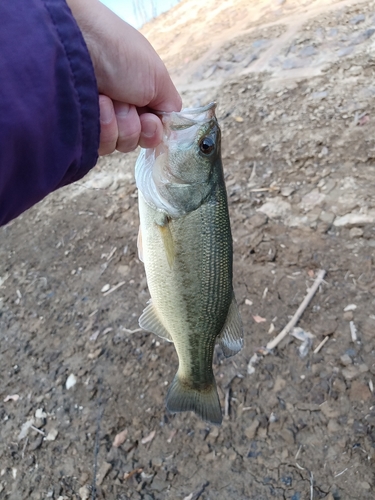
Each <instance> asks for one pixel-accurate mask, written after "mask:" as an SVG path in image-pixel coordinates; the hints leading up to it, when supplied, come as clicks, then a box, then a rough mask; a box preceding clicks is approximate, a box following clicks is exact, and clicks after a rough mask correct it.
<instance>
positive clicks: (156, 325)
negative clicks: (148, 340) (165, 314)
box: [139, 301, 173, 342]
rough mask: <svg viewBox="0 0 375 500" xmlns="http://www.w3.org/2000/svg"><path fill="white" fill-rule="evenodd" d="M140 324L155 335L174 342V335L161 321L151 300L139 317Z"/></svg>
mask: <svg viewBox="0 0 375 500" xmlns="http://www.w3.org/2000/svg"><path fill="white" fill-rule="evenodd" d="M139 326H140V327H141V328H143V329H144V330H147V331H148V332H152V333H155V335H158V336H159V337H161V338H163V339H165V340H168V342H173V339H172V337H171V336H170V334H169V333H168V331H167V330H166V329H165V327H164V325H163V324H162V323H161V321H160V319H159V317H158V315H157V313H156V310H155V308H154V305H153V303H152V302H151V301H150V303H149V304H148V306H147V307H146V308H145V310H144V311H143V313H142V314H141V317H140V318H139Z"/></svg>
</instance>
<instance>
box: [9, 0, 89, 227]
mask: <svg viewBox="0 0 375 500" xmlns="http://www.w3.org/2000/svg"><path fill="white" fill-rule="evenodd" d="M0 18H1V20H2V28H1V30H0V74H1V87H0V151H1V153H0V225H2V224H5V223H7V222H8V221H9V220H11V219H13V218H14V217H16V216H17V215H19V214H20V213H22V212H23V211H24V210H26V209H27V208H29V207H30V206H32V205H33V204H35V203H36V202H37V201H39V200H41V199H42V198H43V197H44V196H46V195H47V194H48V193H49V192H51V191H53V190H54V189H57V188H58V187H60V186H62V185H64V184H68V183H69V182H73V181H74V180H76V179H78V178H81V177H82V176H83V175H84V174H85V173H86V172H87V171H88V170H89V169H90V168H91V167H93V166H94V165H95V163H96V158H97V149H98V143H99V112H98V95H97V88H96V82H95V75H94V72H93V69H92V66H91V60H90V58H89V55H88V53H87V49H86V46H85V44H84V42H83V39H82V37H81V34H80V31H79V29H78V27H77V25H76V23H75V21H74V19H73V18H72V16H71V14H70V12H69V9H68V8H67V6H66V4H65V3H64V2H63V0H59V1H57V0H45V1H42V0H22V1H21V0H17V1H14V2H1V3H0Z"/></svg>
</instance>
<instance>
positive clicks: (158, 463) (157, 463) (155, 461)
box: [152, 457, 163, 467]
mask: <svg viewBox="0 0 375 500" xmlns="http://www.w3.org/2000/svg"><path fill="white" fill-rule="evenodd" d="M162 465H163V459H162V458H160V457H157V458H153V459H152V466H153V467H161V466H162Z"/></svg>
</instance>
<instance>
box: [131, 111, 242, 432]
mask: <svg viewBox="0 0 375 500" xmlns="http://www.w3.org/2000/svg"><path fill="white" fill-rule="evenodd" d="M215 107H216V105H215V103H211V104H209V105H208V106H206V107H202V108H197V109H185V110H182V111H181V112H180V113H177V112H173V113H163V114H162V122H163V126H164V139H163V142H162V143H161V144H160V145H159V146H158V147H157V148H156V149H146V150H142V151H141V154H140V156H139V158H138V160H137V164H136V168H135V177H136V183H137V187H138V191H139V193H138V197H139V214H140V232H139V237H138V249H139V257H140V259H141V260H142V261H143V262H144V265H145V271H146V277H147V283H148V287H149V290H150V294H151V301H150V302H149V304H148V306H147V307H146V309H145V310H144V311H143V314H142V316H141V317H140V319H139V324H140V326H141V327H142V328H144V329H145V330H148V331H151V332H153V333H155V334H156V335H159V336H160V337H162V338H164V339H166V340H169V341H171V342H173V343H174V345H175V348H176V351H177V355H178V359H179V368H178V371H177V374H176V376H175V378H174V380H173V382H172V384H171V385H170V387H169V391H168V394H167V400H166V405H167V408H168V410H169V411H171V412H173V413H174V412H180V411H194V412H195V413H196V414H197V415H199V416H200V417H201V418H202V419H203V420H206V421H208V422H212V423H214V424H220V423H221V422H222V412H221V407H220V401H219V396H218V393H217V388H216V383H215V378H214V374H213V371H212V358H213V352H214V347H215V343H216V342H219V344H220V345H221V347H222V350H223V352H224V355H225V356H232V355H233V354H236V353H237V352H238V351H240V350H241V348H242V346H243V340H242V322H241V317H240V314H239V311H238V307H237V304H236V300H235V297H234V293H233V287H232V252H233V251H232V236H231V230H230V222H229V214H228V204H227V195H226V190H225V184H224V175H223V167H222V161H221V139H220V137H221V133H220V128H219V125H218V122H217V119H216V117H215Z"/></svg>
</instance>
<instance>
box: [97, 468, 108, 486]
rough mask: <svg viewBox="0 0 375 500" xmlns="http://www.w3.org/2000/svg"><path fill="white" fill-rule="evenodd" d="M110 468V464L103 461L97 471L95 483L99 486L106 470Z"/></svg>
mask: <svg viewBox="0 0 375 500" xmlns="http://www.w3.org/2000/svg"><path fill="white" fill-rule="evenodd" d="M111 469H112V465H111V464H109V463H108V462H103V463H102V465H101V466H100V468H99V471H98V477H97V481H96V482H97V485H98V486H100V485H101V484H102V483H103V481H104V478H105V477H106V475H107V474H108V472H109V471H110V470H111Z"/></svg>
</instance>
